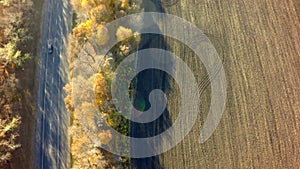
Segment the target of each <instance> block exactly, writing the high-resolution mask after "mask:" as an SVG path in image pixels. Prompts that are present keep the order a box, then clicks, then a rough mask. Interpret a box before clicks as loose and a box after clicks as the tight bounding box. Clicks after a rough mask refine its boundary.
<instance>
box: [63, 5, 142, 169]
mask: <svg viewBox="0 0 300 169" xmlns="http://www.w3.org/2000/svg"><path fill="white" fill-rule="evenodd" d="M71 2H72V5H73V9H74V12H75V16H76V20H75V24H74V25H73V31H72V36H71V37H70V40H69V50H68V51H69V54H68V57H69V61H70V83H69V84H67V85H66V86H65V91H66V93H67V96H66V98H65V103H66V107H67V109H68V111H69V112H70V113H71V117H72V124H71V127H70V132H69V133H70V134H69V135H70V138H71V140H72V141H71V155H72V168H85V167H86V166H89V167H88V168H93V167H94V168H104V167H108V168H114V167H118V166H119V165H120V164H121V163H123V164H122V166H123V167H122V168H126V166H127V168H128V164H129V163H128V162H129V159H128V158H121V157H116V156H113V155H112V154H110V153H109V152H105V151H103V150H101V149H100V148H99V144H101V145H107V144H108V143H109V142H111V141H112V140H113V139H114V138H113V136H112V134H111V133H110V130H107V129H105V128H106V126H111V127H113V128H115V129H116V130H118V131H119V132H121V133H122V134H124V135H128V131H129V129H128V127H129V122H128V120H126V119H125V118H123V117H122V116H121V115H120V114H119V113H118V112H117V111H116V110H115V108H114V105H113V104H112V100H111V94H110V84H111V81H112V77H113V75H114V69H115V68H116V66H117V64H118V63H119V62H120V61H121V60H122V59H123V58H124V56H127V55H129V54H130V53H131V52H132V51H133V50H134V49H135V48H134V46H137V43H138V41H139V36H138V35H137V33H134V32H132V31H131V30H130V29H128V28H125V27H122V26H120V27H119V28H118V30H117V32H115V36H116V37H117V39H118V40H122V42H120V43H119V44H117V45H116V46H115V47H114V48H113V49H111V50H110V53H109V54H107V55H105V56H104V55H102V54H100V55H99V54H97V52H96V50H95V49H94V47H93V46H94V45H98V46H102V45H105V44H106V43H107V42H108V40H109V38H110V37H109V36H110V35H109V31H110V30H107V28H106V26H105V24H106V23H108V22H110V21H112V20H114V19H117V18H119V17H122V16H125V15H127V14H131V13H136V12H138V11H140V8H139V3H137V2H138V1H136V2H133V1H129V0H71ZM128 36H132V37H131V38H127V39H125V38H124V37H128ZM88 41H90V42H92V43H95V44H93V45H92V44H91V43H87V42H88ZM95 147H97V148H95ZM92 161H93V162H92ZM119 167H120V166H119Z"/></svg>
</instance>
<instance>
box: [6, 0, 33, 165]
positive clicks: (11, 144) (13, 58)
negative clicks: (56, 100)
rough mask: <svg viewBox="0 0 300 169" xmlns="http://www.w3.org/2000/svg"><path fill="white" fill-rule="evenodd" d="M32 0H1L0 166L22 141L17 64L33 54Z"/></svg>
mask: <svg viewBox="0 0 300 169" xmlns="http://www.w3.org/2000/svg"><path fill="white" fill-rule="evenodd" d="M30 9H31V1H30V0H23V1H19V0H0V168H1V167H3V166H5V165H6V164H7V162H8V161H9V160H10V159H11V158H12V154H13V152H14V151H15V150H16V149H17V148H18V147H20V146H21V145H20V144H18V143H17V142H16V139H17V137H18V136H19V128H20V123H21V118H20V115H19V114H20V112H19V111H20V109H21V96H20V94H18V92H17V87H16V85H17V83H18V80H17V79H16V78H15V68H16V67H18V66H21V65H22V64H23V63H24V62H25V60H26V59H28V58H30V54H29V53H28V50H26V46H25V44H26V43H27V42H28V40H30V39H31V36H30V34H29V31H28V27H29V24H28V23H29V22H28V20H27V19H26V14H28V13H30Z"/></svg>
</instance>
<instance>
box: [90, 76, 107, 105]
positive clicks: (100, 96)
mask: <svg viewBox="0 0 300 169" xmlns="http://www.w3.org/2000/svg"><path fill="white" fill-rule="evenodd" d="M93 89H94V92H95V96H96V103H97V105H98V106H99V107H103V105H104V103H105V102H107V101H109V100H110V97H109V95H108V89H107V85H106V81H105V78H104V76H103V74H102V73H96V74H95V75H94V85H93Z"/></svg>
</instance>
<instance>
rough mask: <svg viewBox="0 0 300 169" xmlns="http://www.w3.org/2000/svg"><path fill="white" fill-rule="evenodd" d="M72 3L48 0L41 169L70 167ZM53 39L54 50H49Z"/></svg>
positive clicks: (41, 80)
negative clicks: (68, 52) (67, 96)
mask: <svg viewBox="0 0 300 169" xmlns="http://www.w3.org/2000/svg"><path fill="white" fill-rule="evenodd" d="M71 12H72V10H71V6H70V4H69V2H68V1H64V0H45V2H44V7H43V16H42V25H41V29H42V31H41V33H42V34H41V40H40V44H39V47H40V48H39V51H40V53H39V54H40V55H39V64H38V77H37V78H38V101H37V105H36V132H35V135H36V139H35V151H34V152H35V160H34V165H35V168H37V169H47V168H51V169H53V168H69V162H70V159H69V141H68V140H69V139H68V134H67V131H68V130H67V129H68V126H69V115H68V113H67V111H66V110H65V105H64V101H63V98H64V92H63V86H64V85H65V84H66V82H67V77H68V76H67V72H68V63H67V57H66V48H65V46H66V44H67V35H68V34H69V32H70V30H71V23H72V22H71V18H72V15H71ZM48 40H52V43H53V48H54V51H53V53H52V54H49V53H48V49H47V42H48Z"/></svg>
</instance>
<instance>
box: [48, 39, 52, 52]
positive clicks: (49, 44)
mask: <svg viewBox="0 0 300 169" xmlns="http://www.w3.org/2000/svg"><path fill="white" fill-rule="evenodd" d="M48 53H49V54H52V53H53V45H52V41H51V40H49V41H48Z"/></svg>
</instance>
